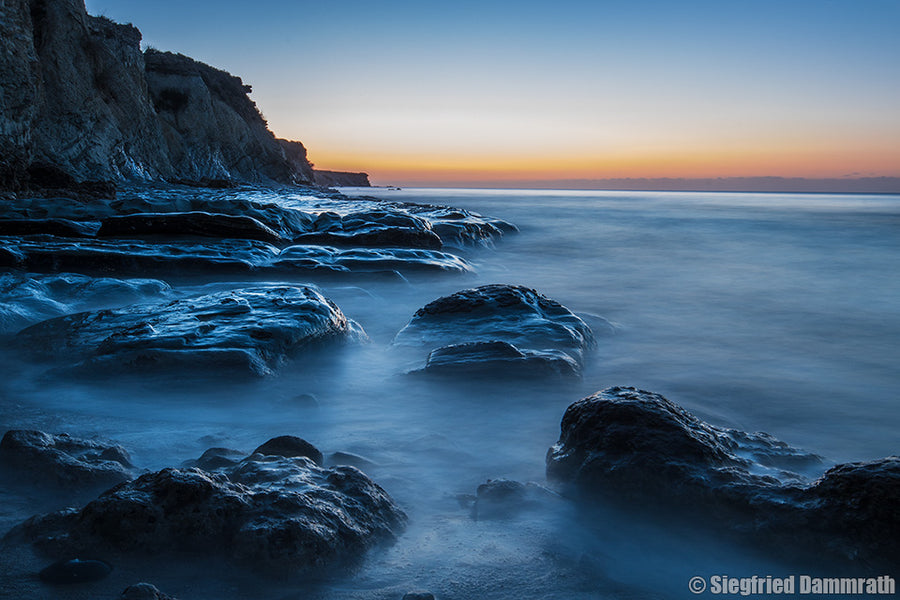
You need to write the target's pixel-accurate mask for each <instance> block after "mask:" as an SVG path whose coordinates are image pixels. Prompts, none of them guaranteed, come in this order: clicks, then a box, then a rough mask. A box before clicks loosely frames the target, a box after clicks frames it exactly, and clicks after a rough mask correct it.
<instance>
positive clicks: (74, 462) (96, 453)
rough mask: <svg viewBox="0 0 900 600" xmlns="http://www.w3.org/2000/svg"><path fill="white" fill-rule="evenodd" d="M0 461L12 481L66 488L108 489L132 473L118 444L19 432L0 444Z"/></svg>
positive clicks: (10, 432) (132, 468) (61, 435)
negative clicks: (11, 477)
mask: <svg viewBox="0 0 900 600" xmlns="http://www.w3.org/2000/svg"><path fill="white" fill-rule="evenodd" d="M0 460H2V465H3V467H4V468H5V469H6V470H7V471H8V472H10V474H11V475H12V476H13V477H14V479H15V480H16V481H19V482H21V481H29V482H34V483H37V484H42V485H55V486H62V487H66V488H94V487H97V488H105V487H109V486H112V485H115V484H117V483H120V482H122V481H127V480H129V479H131V477H132V473H133V471H134V466H133V465H132V464H131V459H130V457H129V456H128V452H127V451H126V450H125V449H124V448H123V447H122V446H120V445H118V444H114V443H112V442H108V441H104V440H87V439H82V438H76V437H72V436H70V435H67V434H65V433H63V434H59V435H52V434H49V433H44V432H42V431H28V430H20V429H12V430H10V431H7V432H6V434H5V435H4V436H3V439H2V440H0Z"/></svg>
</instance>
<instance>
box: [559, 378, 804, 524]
mask: <svg viewBox="0 0 900 600" xmlns="http://www.w3.org/2000/svg"><path fill="white" fill-rule="evenodd" d="M560 430H561V433H560V438H559V441H558V442H557V443H556V444H555V445H554V446H553V447H552V448H550V450H549V452H548V454H547V477H548V478H550V479H553V480H557V481H564V482H570V483H572V484H574V485H575V486H576V487H577V488H578V489H579V490H581V491H583V492H584V493H586V494H588V495H591V496H596V497H604V498H612V499H615V500H617V501H622V502H626V503H634V504H641V503H654V504H655V503H659V502H660V501H663V502H664V503H665V505H667V506H670V507H672V506H676V505H677V506H684V507H695V508H698V509H700V507H704V508H703V509H700V510H706V509H709V508H710V507H715V506H721V507H728V508H737V507H738V506H739V505H742V504H743V505H747V506H743V508H747V509H749V503H750V502H751V500H752V498H751V496H750V495H748V494H746V493H744V490H746V489H749V488H758V489H760V490H762V489H764V488H773V489H774V488H775V487H778V486H780V483H781V481H782V480H794V481H796V480H797V479H798V476H797V475H794V474H791V473H788V472H786V471H784V470H778V469H772V468H768V467H765V466H764V465H762V464H760V463H755V462H753V461H751V460H749V459H748V458H745V457H744V455H750V454H753V453H756V454H765V453H766V452H767V449H768V450H771V451H772V452H773V453H779V454H783V453H786V452H789V453H791V454H793V455H796V456H797V457H798V458H800V457H804V458H805V459H806V460H808V461H816V460H817V459H818V457H815V456H813V455H809V454H806V453H803V452H801V451H800V450H796V449H793V448H790V447H787V446H786V445H784V444H783V443H775V442H773V441H772V439H771V438H770V437H769V436H766V435H762V434H760V435H755V434H748V433H745V432H736V431H734V430H729V429H722V428H719V427H715V426H714V425H710V424H708V423H705V422H703V421H701V420H700V419H698V418H697V417H695V416H694V415H692V414H690V413H689V412H687V411H685V410H684V409H683V408H681V407H679V406H677V405H676V404H674V403H672V402H670V401H669V400H667V399H666V398H664V397H662V396H660V395H659V394H654V393H652V392H646V391H643V390H637V389H635V388H628V387H613V388H608V389H606V390H603V391H602V392H598V393H596V394H594V395H593V396H589V397H587V398H584V399H583V400H579V401H578V402H576V403H574V404H572V405H571V406H570V407H569V408H568V409H567V410H566V413H565V415H564V416H563V419H562V423H561V425H560Z"/></svg>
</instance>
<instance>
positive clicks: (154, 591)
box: [119, 583, 176, 600]
mask: <svg viewBox="0 0 900 600" xmlns="http://www.w3.org/2000/svg"><path fill="white" fill-rule="evenodd" d="M119 599H120V600H176V599H175V598H173V597H172V596H169V595H168V594H163V593H162V592H161V591H159V588H157V587H156V586H155V585H151V584H149V583H136V584H134V585H130V586H128V587H127V588H125V590H124V591H123V592H122V595H121V596H119Z"/></svg>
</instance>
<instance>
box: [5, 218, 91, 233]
mask: <svg viewBox="0 0 900 600" xmlns="http://www.w3.org/2000/svg"><path fill="white" fill-rule="evenodd" d="M96 232H97V226H96V225H92V224H88V223H79V222H77V221H70V220H68V219H0V236H2V235H41V234H46V235H54V236H59V237H93V236H94V234H95V233H96Z"/></svg>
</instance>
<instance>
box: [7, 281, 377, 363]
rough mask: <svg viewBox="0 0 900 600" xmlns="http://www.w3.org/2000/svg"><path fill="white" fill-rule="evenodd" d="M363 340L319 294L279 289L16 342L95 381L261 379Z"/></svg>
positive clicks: (108, 315)
mask: <svg viewBox="0 0 900 600" xmlns="http://www.w3.org/2000/svg"><path fill="white" fill-rule="evenodd" d="M364 337H365V333H364V332H363V331H362V328H361V327H359V325H357V324H356V323H355V322H354V321H351V320H349V319H347V317H345V316H344V314H343V313H342V312H341V310H340V309H339V308H338V307H337V306H336V305H335V304H334V303H332V302H331V301H330V300H328V299H327V298H325V297H324V296H323V295H322V294H321V293H319V292H318V291H317V290H315V289H313V288H309V287H290V286H279V287H259V288H241V289H236V290H230V291H225V292H217V293H213V294H206V295H203V296H197V297H194V298H185V299H182V300H176V301H173V302H168V303H161V304H141V305H133V306H126V307H123V308H117V309H110V310H102V311H96V312H85V313H78V314H74V315H67V316H64V317H59V318H56V319H50V320H48V321H44V322H42V323H38V324H37V325H33V326H31V327H29V328H27V329H25V330H23V331H21V332H19V334H18V335H17V341H18V343H19V345H20V347H21V348H23V349H24V350H27V351H29V352H31V353H34V354H37V355H38V356H41V357H45V358H47V359H53V358H63V357H64V358H65V360H67V361H70V362H71V363H73V364H72V366H74V367H76V368H77V369H79V370H87V371H90V372H92V373H95V374H109V373H116V372H139V373H143V372H147V371H153V370H161V369H162V370H165V369H173V370H184V369H190V370H193V369H212V370H224V371H225V372H228V373H235V374H237V373H252V374H255V375H266V374H269V373H271V372H272V370H273V369H275V368H276V367H277V366H278V365H279V364H280V363H282V362H283V361H284V360H285V359H287V358H288V357H290V356H291V355H293V354H295V353H297V352H299V351H300V350H303V349H304V348H307V347H309V346H312V345H315V344H320V343H323V342H330V341H345V340H360V339H363V338H364ZM236 372H237V373H236Z"/></svg>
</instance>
